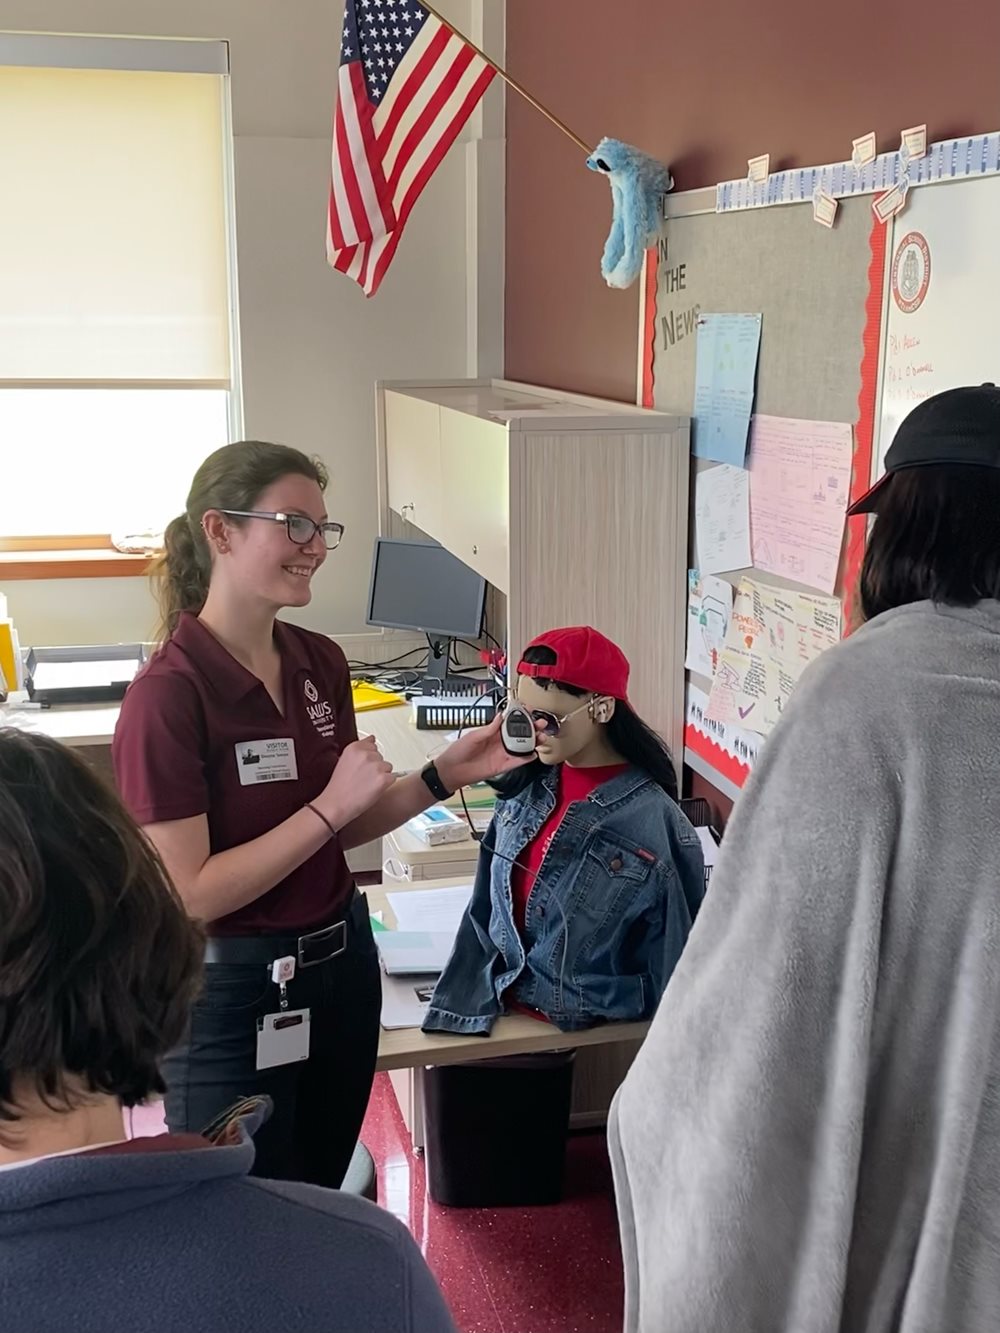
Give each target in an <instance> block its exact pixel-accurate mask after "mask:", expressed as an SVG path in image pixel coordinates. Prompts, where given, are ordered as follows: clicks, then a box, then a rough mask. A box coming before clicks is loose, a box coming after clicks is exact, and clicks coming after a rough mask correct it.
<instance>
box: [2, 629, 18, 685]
mask: <svg viewBox="0 0 1000 1333" xmlns="http://www.w3.org/2000/svg"><path fill="white" fill-rule="evenodd" d="M0 673H2V674H3V678H4V682H5V684H6V686H7V690H8V692H11V691H13V690H16V689H17V665H16V663H15V659H14V626H13V625H12V624H11V622H10V621H9V620H0Z"/></svg>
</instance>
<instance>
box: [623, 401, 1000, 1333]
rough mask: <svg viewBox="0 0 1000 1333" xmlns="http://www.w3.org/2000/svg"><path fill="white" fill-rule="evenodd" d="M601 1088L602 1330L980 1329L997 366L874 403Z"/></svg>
mask: <svg viewBox="0 0 1000 1333" xmlns="http://www.w3.org/2000/svg"><path fill="white" fill-rule="evenodd" d="M852 512H854V513H864V514H867V513H873V514H874V516H875V520H874V528H873V530H872V533H871V536H870V540H869V543H868V548H867V551H866V554H865V559H864V565H863V570H862V575H861V605H862V609H863V612H864V615H865V617H866V623H865V624H864V626H863V627H862V628H861V629H859V630H858V631H857V632H856V633H855V634H853V635H852V636H851V637H850V638H849V639H847V640H846V641H845V642H843V643H841V644H838V645H837V646H836V647H834V648H831V649H830V650H829V651H828V652H826V653H824V654H823V656H822V657H821V658H820V659H819V660H818V661H817V662H815V663H814V664H813V665H812V666H811V667H809V669H808V670H807V671H806V673H805V674H804V676H803V677H802V680H801V682H800V684H799V685H798V687H797V689H796V691H795V694H794V695H793V696H792V699H791V701H790V704H789V707H788V709H787V710H786V712H785V714H784V716H783V718H782V720H781V722H780V723H779V725H778V726H777V728H776V729H775V731H774V733H773V734H772V735H771V737H770V738H769V739H768V742H767V745H766V746H765V747H764V750H763V751H762V753H761V757H760V760H759V762H758V764H757V765H756V767H755V768H754V771H753V773H752V775H751V777H750V781H749V783H748V785H747V787H746V790H745V792H744V793H743V795H742V796H741V798H740V801H739V802H738V804H737V806H736V810H735V813H734V816H733V819H732V822H731V824H730V826H729V829H728V830H727V833H726V837H725V839H724V841H723V844H722V851H721V856H720V859H719V862H718V865H717V866H716V868H715V870H714V872H713V875H712V891H711V893H710V894H709V895H708V900H707V902H706V905H705V910H704V911H703V912H702V915H701V917H700V919H699V922H698V929H697V930H696V932H695V934H694V937H693V938H692V940H691V942H690V944H689V946H688V948H687V950H686V951H685V954H684V957H683V958H682V959H681V962H680V965H679V967H678V968H677V971H676V972H675V973H674V977H673V980H672V982H671V985H670V987H669V989H668V990H667V993H666V995H665V996H664V998H663V1001H662V1003H661V1005H660V1008H659V1011H658V1012H657V1015H656V1018H655V1020H654V1022H653V1026H652V1029H651V1031H650V1034H649V1037H648V1038H647V1040H646V1042H645V1044H644V1046H643V1049H642V1051H641V1052H640V1054H639V1057H638V1059H637V1060H636V1062H635V1064H634V1065H633V1066H632V1069H631V1070H630V1072H629V1074H628V1077H627V1078H626V1080H625V1082H624V1084H623V1086H622V1088H621V1089H620V1091H619V1093H618V1096H617V1099H616V1101H615V1103H614V1106H613V1108H612V1115H611V1122H610V1126H609V1137H610V1141H611V1149H612V1163H613V1167H614V1173H615V1184H616V1189H617V1194H618V1210H619V1218H620V1222H621V1231H622V1242H623V1250H624V1255H625V1282H626V1307H627V1308H626V1329H627V1330H628V1333H664V1331H665V1330H667V1329H669V1330H670V1333H730V1330H736V1329H761V1330H764V1329H766V1330H767V1333H807V1331H808V1333H826V1331H827V1330H829V1333H835V1331H836V1330H841V1331H843V1333H862V1330H863V1331H864V1333H939V1331H940V1333H945V1330H947V1331H948V1333H959V1330H961V1331H962V1333H994V1330H996V1329H998V1328H1000V1192H998V1190H997V1180H998V1178H1000V1096H998V1093H997V1090H998V1088H1000V840H998V836H997V830H998V828H1000V798H998V795H997V792H998V785H997V782H996V773H997V750H998V745H1000V390H998V389H996V388H995V387H994V386H993V385H982V386H979V387H968V388H959V389H953V390H950V391H948V392H946V393H942V394H939V395H937V396H935V397H933V398H930V399H927V400H925V401H924V402H922V403H921V404H920V405H919V406H917V407H916V408H914V410H913V411H912V412H911V413H910V415H909V416H908V417H906V419H905V420H904V421H903V422H902V424H901V425H900V427H899V429H898V431H897V433H896V437H895V440H894V441H893V444H892V447H891V448H890V449H889V451H888V454H887V455H886V459H885V475H884V476H883V477H882V478H881V480H880V481H879V482H878V484H877V485H876V486H875V487H874V488H873V489H872V490H871V491H870V492H869V494H868V495H866V496H865V497H864V498H863V499H862V500H860V501H859V502H858V503H857V504H856V505H855V506H854V509H853V511H852Z"/></svg>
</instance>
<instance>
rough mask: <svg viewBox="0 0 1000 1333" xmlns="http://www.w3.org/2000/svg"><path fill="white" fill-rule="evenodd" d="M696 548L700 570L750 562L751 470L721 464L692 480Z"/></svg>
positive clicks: (711, 570) (713, 570) (741, 566)
mask: <svg viewBox="0 0 1000 1333" xmlns="http://www.w3.org/2000/svg"><path fill="white" fill-rule="evenodd" d="M694 523H695V550H696V551H697V552H698V567H699V569H700V570H701V572H702V573H703V574H724V573H725V572H726V571H727V570H729V569H746V568H747V566H748V565H749V564H750V474H749V472H746V471H745V470H744V469H743V468H741V467H731V466H729V465H728V464H725V463H724V464H722V466H720V467H710V468H708V469H706V471H704V472H699V473H698V474H697V475H696V477H695V480H694Z"/></svg>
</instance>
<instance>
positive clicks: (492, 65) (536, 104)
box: [419, 0, 592, 157]
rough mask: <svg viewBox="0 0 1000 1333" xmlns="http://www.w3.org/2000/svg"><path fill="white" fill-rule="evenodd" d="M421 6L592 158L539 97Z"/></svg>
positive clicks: (422, 1) (421, 1)
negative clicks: (533, 95) (534, 95)
mask: <svg viewBox="0 0 1000 1333" xmlns="http://www.w3.org/2000/svg"><path fill="white" fill-rule="evenodd" d="M419 4H420V8H421V9H426V10H427V12H428V14H432V15H433V16H434V18H436V19H437V20H438V21H439V22H440V23H443V24H444V26H445V27H446V28H450V29H451V31H452V32H453V33H454V34H455V36H456V37H459V38H461V40H462V41H463V42H465V43H466V45H467V46H471V47H472V49H473V51H475V53H476V55H478V56H480V57H481V58H482V59H483V60H485V61H486V63H487V65H489V66H490V68H491V69H493V70H495V71H496V73H497V74H499V75H500V77H501V79H503V81H504V83H506V84H507V85H508V87H510V88H513V89H514V91H515V92H516V93H518V94H519V95H520V96H521V97H523V98H524V100H525V101H526V102H527V103H529V105H531V106H533V107H534V108H535V110H536V111H540V112H541V113H542V115H543V116H544V117H545V118H546V120H549V121H551V122H552V124H553V125H554V126H555V127H556V129H557V130H561V131H562V132H563V134H565V135H566V138H567V139H572V140H573V142H574V143H575V144H576V146H577V148H581V149H582V150H583V151H584V152H585V153H586V154H587V156H588V157H589V156H590V154H591V151H592V150H591V148H590V147H589V146H588V145H587V144H586V143H584V141H583V140H582V139H581V138H580V136H579V135H577V134H574V133H573V131H572V130H571V129H570V128H569V126H568V125H565V124H564V123H563V122H562V121H561V120H560V119H559V117H558V116H556V115H554V114H553V112H551V111H550V110H549V109H548V107H547V106H543V105H542V103H541V102H539V100H538V99H537V97H532V95H531V93H529V92H528V90H527V88H525V87H524V85H523V84H520V83H518V81H517V80H516V79H515V78H513V77H512V76H511V75H510V74H508V73H507V71H506V70H505V69H502V68H501V66H500V65H498V64H497V62H496V61H495V60H492V59H491V58H490V57H489V56H488V55H487V54H486V52H485V51H483V50H482V49H481V48H480V47H478V46H477V45H476V44H475V42H472V41H470V40H469V38H468V37H466V35H465V33H464V32H459V30H458V29H457V28H456V27H455V25H454V23H451V22H449V21H448V19H446V18H445V17H444V15H443V14H439V13H438V11H437V10H436V9H433V8H432V7H431V6H430V5H428V4H426V3H425V0H419Z"/></svg>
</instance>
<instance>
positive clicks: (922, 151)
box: [899, 125, 927, 158]
mask: <svg viewBox="0 0 1000 1333" xmlns="http://www.w3.org/2000/svg"><path fill="white" fill-rule="evenodd" d="M899 146H900V148H901V149H903V148H905V149H906V151H907V152H908V153H909V155H910V157H911V158H917V157H926V155H927V126H926V125H914V127H913V129H910V130H904V131H903V134H902V137H901V138H900V142H899Z"/></svg>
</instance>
